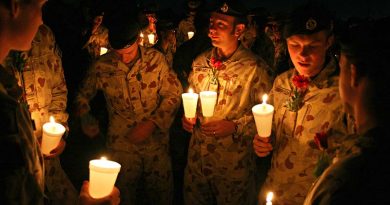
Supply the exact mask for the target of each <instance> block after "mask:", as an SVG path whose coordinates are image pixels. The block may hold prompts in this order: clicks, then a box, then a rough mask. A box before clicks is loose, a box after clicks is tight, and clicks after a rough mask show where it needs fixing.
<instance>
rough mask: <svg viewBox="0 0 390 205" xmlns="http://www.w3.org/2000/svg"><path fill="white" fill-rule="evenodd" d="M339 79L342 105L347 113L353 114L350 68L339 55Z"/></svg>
mask: <svg viewBox="0 0 390 205" xmlns="http://www.w3.org/2000/svg"><path fill="white" fill-rule="evenodd" d="M339 66H340V77H339V91H340V97H341V100H342V101H343V103H344V109H345V111H346V112H347V113H349V114H353V112H352V105H351V101H352V100H353V93H354V92H353V89H352V87H351V79H352V77H351V66H352V64H351V63H350V62H349V61H348V58H347V57H346V56H345V55H344V54H343V53H341V55H340V61H339Z"/></svg>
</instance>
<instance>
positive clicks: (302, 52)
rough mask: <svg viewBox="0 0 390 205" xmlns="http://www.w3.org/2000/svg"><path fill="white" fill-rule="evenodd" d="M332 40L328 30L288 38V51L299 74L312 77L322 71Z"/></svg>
mask: <svg viewBox="0 0 390 205" xmlns="http://www.w3.org/2000/svg"><path fill="white" fill-rule="evenodd" d="M332 40H333V39H332V37H329V36H328V34H327V32H326V31H320V32H317V33H314V34H310V35H303V34H297V35H293V36H290V37H288V38H287V47H288V52H289V54H290V58H291V61H292V62H293V64H294V66H295V69H296V70H297V71H298V72H299V74H301V75H305V76H307V77H310V76H314V75H316V74H318V73H319V72H320V71H321V69H322V68H323V67H324V63H325V58H326V51H327V50H328V48H329V47H330V46H331V43H332Z"/></svg>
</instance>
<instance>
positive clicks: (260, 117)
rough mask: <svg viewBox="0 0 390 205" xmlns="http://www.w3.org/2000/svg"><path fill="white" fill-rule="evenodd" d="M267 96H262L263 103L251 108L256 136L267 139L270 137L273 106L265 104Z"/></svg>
mask: <svg viewBox="0 0 390 205" xmlns="http://www.w3.org/2000/svg"><path fill="white" fill-rule="evenodd" d="M267 98H268V96H267V95H266V94H265V95H263V103H262V104H258V105H255V106H253V108H252V113H253V116H254V117H255V122H256V128H257V134H258V135H259V136H260V137H269V136H270V135H271V128H272V118H273V115H274V106H272V105H270V104H267V102H266V101H267Z"/></svg>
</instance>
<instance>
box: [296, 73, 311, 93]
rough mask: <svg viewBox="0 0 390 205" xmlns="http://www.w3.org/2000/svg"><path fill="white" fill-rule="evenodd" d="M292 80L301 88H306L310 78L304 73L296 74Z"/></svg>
mask: <svg viewBox="0 0 390 205" xmlns="http://www.w3.org/2000/svg"><path fill="white" fill-rule="evenodd" d="M292 82H293V84H294V85H295V87H296V88H298V89H299V90H306V89H307V87H308V86H309V79H308V78H306V77H305V76H303V75H295V76H294V77H293V79H292Z"/></svg>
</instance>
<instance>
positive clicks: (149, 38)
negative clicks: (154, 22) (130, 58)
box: [148, 33, 154, 44]
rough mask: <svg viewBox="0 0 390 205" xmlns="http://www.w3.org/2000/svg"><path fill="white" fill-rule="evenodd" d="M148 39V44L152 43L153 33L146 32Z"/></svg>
mask: <svg viewBox="0 0 390 205" xmlns="http://www.w3.org/2000/svg"><path fill="white" fill-rule="evenodd" d="M148 40H149V43H150V44H154V34H153V33H151V34H148Z"/></svg>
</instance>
